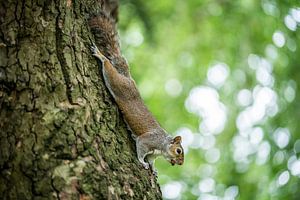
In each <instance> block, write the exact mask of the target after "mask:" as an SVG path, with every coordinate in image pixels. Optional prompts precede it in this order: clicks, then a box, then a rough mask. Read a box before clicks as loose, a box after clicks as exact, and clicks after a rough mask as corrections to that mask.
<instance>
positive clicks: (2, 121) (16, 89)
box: [0, 0, 161, 200]
mask: <svg viewBox="0 0 300 200" xmlns="http://www.w3.org/2000/svg"><path fill="white" fill-rule="evenodd" d="M117 6H118V2H117V1H116V0H111V1H106V2H103V0H102V1H88V0H77V1H72V0H66V1H59V0H57V1H47V0H37V1H29V0H27V1H26V0H22V1H21V0H17V1H12V0H6V1H1V3H0V24H1V25H0V27H1V28H0V108H1V111H0V197H1V199H86V200H87V199H161V193H160V189H159V186H158V185H157V183H156V181H155V179H154V177H153V176H151V174H150V171H147V170H144V169H142V167H141V165H140V164H139V162H138V160H137V158H136V151H135V145H134V141H133V140H132V138H131V136H130V132H129V131H128V130H127V129H126V125H125V123H124V121H123V119H122V116H121V115H120V114H119V111H118V108H117V106H116V104H115V103H114V101H113V99H112V97H111V95H110V94H109V92H108V91H107V89H106V88H105V86H104V84H103V79H102V76H101V74H100V72H99V66H98V65H97V63H96V60H95V59H94V58H93V57H92V56H91V53H90V50H89V47H90V45H91V43H90V38H91V39H92V38H93V36H92V35H91V33H90V30H89V28H88V26H87V18H88V16H89V15H90V14H91V13H94V12H96V11H97V10H99V9H105V10H106V11H107V12H109V13H111V14H112V16H113V17H117Z"/></svg>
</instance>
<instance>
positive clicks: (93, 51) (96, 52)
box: [90, 43, 100, 57]
mask: <svg viewBox="0 0 300 200" xmlns="http://www.w3.org/2000/svg"><path fill="white" fill-rule="evenodd" d="M90 48H91V52H92V54H93V56H96V57H97V55H98V54H99V53H100V51H99V49H98V47H97V46H96V45H95V44H94V43H93V44H92V46H91V47H90Z"/></svg>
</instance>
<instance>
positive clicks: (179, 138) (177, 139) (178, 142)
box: [173, 136, 181, 144]
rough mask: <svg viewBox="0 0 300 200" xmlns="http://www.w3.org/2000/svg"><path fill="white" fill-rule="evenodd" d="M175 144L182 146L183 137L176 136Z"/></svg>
mask: <svg viewBox="0 0 300 200" xmlns="http://www.w3.org/2000/svg"><path fill="white" fill-rule="evenodd" d="M173 143H174V144H180V143H181V136H176V137H174V139H173Z"/></svg>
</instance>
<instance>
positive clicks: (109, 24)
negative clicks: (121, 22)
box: [88, 12, 121, 59]
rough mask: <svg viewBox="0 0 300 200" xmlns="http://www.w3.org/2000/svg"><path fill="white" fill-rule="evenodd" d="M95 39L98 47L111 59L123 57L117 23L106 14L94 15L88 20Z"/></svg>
mask: <svg viewBox="0 0 300 200" xmlns="http://www.w3.org/2000/svg"><path fill="white" fill-rule="evenodd" d="M88 23H89V26H90V28H91V31H92V33H93V34H94V37H95V42H96V45H97V47H98V48H99V50H100V51H101V52H105V53H107V55H105V56H107V57H108V58H109V59H115V58H118V57H121V52H120V44H119V36H118V32H117V30H116V22H115V20H114V19H112V18H111V17H109V16H108V15H107V14H105V13H104V12H99V13H97V14H94V15H92V16H91V17H90V18H89V20H88Z"/></svg>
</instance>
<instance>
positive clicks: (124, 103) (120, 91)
mask: <svg viewBox="0 0 300 200" xmlns="http://www.w3.org/2000/svg"><path fill="white" fill-rule="evenodd" d="M115 25H116V22H115V21H114V20H113V19H112V18H111V17H110V16H108V15H107V14H105V13H102V12H101V13H98V14H96V15H94V16H92V17H90V19H89V26H90V29H91V32H92V33H93V35H94V38H95V41H96V45H95V44H93V45H92V46H91V51H92V55H93V56H94V57H96V58H97V59H98V60H99V61H101V63H102V75H103V78H104V82H105V85H106V87H107V89H108V90H109V92H110V94H111V95H112V96H113V98H114V100H115V102H116V103H117V105H118V107H119V109H120V111H121V113H122V114H123V117H124V120H125V121H126V123H127V125H128V126H129V128H130V130H131V132H132V133H133V134H134V135H135V136H134V139H135V141H136V150H137V157H138V160H139V161H140V162H141V164H142V165H143V167H144V168H145V169H149V166H150V167H151V169H152V171H153V172H154V173H155V174H156V171H155V169H154V160H155V158H156V157H158V156H160V155H162V156H163V157H164V158H165V159H166V160H167V161H168V162H170V163H171V165H175V164H178V165H182V164H183V162H184V151H183V148H182V146H181V137H180V136H176V137H174V138H173V137H171V136H170V135H169V134H167V132H166V131H165V130H164V129H163V128H162V127H161V126H160V125H159V123H158V122H157V121H156V119H155V118H154V116H153V115H152V114H151V112H150V111H149V110H148V109H147V107H146V105H145V103H144V102H143V100H142V98H141V95H140V93H139V91H138V89H137V87H136V84H135V81H134V80H133V79H132V77H131V75H130V72H129V67H128V64H127V61H126V60H125V59H124V58H123V56H122V55H121V52H120V44H119V37H118V33H117V30H116V27H115ZM98 48H99V49H100V50H99V49H98ZM103 52H105V53H106V55H104V54H103ZM147 161H148V163H147Z"/></svg>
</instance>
